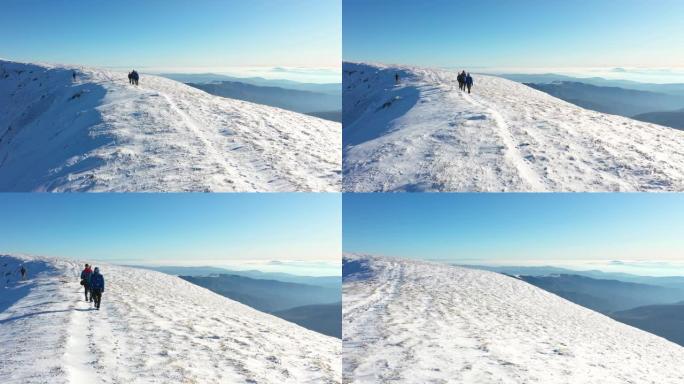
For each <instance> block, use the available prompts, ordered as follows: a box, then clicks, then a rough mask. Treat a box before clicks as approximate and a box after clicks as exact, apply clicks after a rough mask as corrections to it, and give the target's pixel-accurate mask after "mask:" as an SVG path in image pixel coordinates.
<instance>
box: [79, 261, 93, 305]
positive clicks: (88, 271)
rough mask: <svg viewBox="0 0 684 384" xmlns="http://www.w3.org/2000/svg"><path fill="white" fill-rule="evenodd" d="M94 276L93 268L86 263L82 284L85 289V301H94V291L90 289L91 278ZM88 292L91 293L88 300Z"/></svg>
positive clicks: (82, 274) (82, 272) (82, 273)
mask: <svg viewBox="0 0 684 384" xmlns="http://www.w3.org/2000/svg"><path fill="white" fill-rule="evenodd" d="M92 276H93V270H92V269H90V265H88V264H86V265H85V268H84V269H83V271H81V285H82V286H83V289H85V301H90V302H92V301H93V293H92V292H91V291H90V279H91V277H92ZM88 294H90V300H88Z"/></svg>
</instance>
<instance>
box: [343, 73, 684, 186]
mask: <svg viewBox="0 0 684 384" xmlns="http://www.w3.org/2000/svg"><path fill="white" fill-rule="evenodd" d="M395 74H399V76H400V83H399V84H395V79H394V76H395ZM456 75H457V74H456V73H455V72H451V71H446V70H436V69H425V68H415V67H406V66H385V65H375V64H356V63H344V64H343V93H344V101H343V125H344V129H343V146H344V149H343V165H342V168H343V189H344V190H346V191H359V192H361V191H366V192H368V191H682V190H684V132H682V131H678V130H675V129H671V128H666V127H662V126H658V125H654V124H649V123H644V122H640V121H636V120H632V119H629V118H625V117H620V116H614V115H608V114H604V113H599V112H594V111H589V110H586V109H583V108H580V107H577V106H574V105H572V104H570V103H567V102H565V101H562V100H560V99H557V98H554V97H552V96H549V95H547V94H545V93H543V92H540V91H537V90H534V89H532V88H529V87H527V86H525V85H523V84H520V83H516V82H513V81H509V80H505V79H502V78H498V77H492V76H484V75H475V76H474V83H475V84H474V87H473V93H472V94H470V95H469V94H467V93H464V92H461V91H459V90H458V83H457V81H456Z"/></svg>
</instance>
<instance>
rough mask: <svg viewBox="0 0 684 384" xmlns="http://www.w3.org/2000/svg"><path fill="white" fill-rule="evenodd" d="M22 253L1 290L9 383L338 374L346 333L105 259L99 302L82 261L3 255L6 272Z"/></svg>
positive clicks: (1, 346) (303, 378)
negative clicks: (88, 293) (88, 292)
mask: <svg viewBox="0 0 684 384" xmlns="http://www.w3.org/2000/svg"><path fill="white" fill-rule="evenodd" d="M20 262H24V263H26V265H27V266H28V270H29V280H27V281H23V282H22V281H17V277H16V276H14V275H9V276H10V278H9V280H10V281H9V283H7V282H6V281H3V282H2V283H3V285H4V288H2V290H0V293H2V297H1V298H0V310H1V311H0V382H2V383H8V384H14V383H16V384H20V383H21V384H24V383H44V382H50V383H57V384H59V383H84V382H92V383H116V384H129V383H169V382H174V383H293V384H294V383H297V384H298V383H330V384H332V383H340V381H341V366H340V360H341V342H340V340H339V339H336V338H332V337H328V336H324V335H321V334H318V333H315V332H312V331H309V330H306V329H304V328H302V327H299V326H297V325H295V324H292V323H289V322H286V321H284V320H282V319H279V318H277V317H274V316H271V315H267V314H265V313H262V312H259V311H257V310H255V309H252V308H250V307H247V306H245V305H242V304H240V303H237V302H234V301H232V300H229V299H227V298H224V297H222V296H219V295H216V294H214V293H212V292H210V291H208V290H205V289H203V288H200V287H197V286H194V285H192V284H190V283H188V282H186V281H184V280H182V279H180V278H177V277H175V276H169V275H164V274H161V273H158V272H153V271H148V270H140V269H135V268H126V267H119V266H113V265H104V264H103V265H100V268H101V269H102V271H103V272H104V275H105V279H106V290H105V292H104V294H103V298H102V306H101V309H100V310H99V311H97V310H94V309H93V308H92V305H91V304H90V303H86V302H85V301H84V296H83V289H82V287H81V286H80V285H79V284H78V281H79V279H78V276H79V274H80V269H81V265H82V264H83V263H77V262H73V261H66V260H61V259H48V258H36V257H28V256H0V271H2V273H3V276H4V275H5V274H6V273H8V271H9V272H12V271H14V270H17V269H18V268H19V265H20ZM5 300H8V301H5ZM7 305H9V306H8V307H7V308H5V307H6V306H7ZM3 309H4V310H3Z"/></svg>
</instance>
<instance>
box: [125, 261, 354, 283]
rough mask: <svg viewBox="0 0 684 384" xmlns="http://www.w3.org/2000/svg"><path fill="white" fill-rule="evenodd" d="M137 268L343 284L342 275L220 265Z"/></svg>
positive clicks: (191, 274)
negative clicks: (301, 273) (283, 271)
mask: <svg viewBox="0 0 684 384" xmlns="http://www.w3.org/2000/svg"><path fill="white" fill-rule="evenodd" d="M132 267H135V268H145V269H152V270H155V271H158V272H163V273H166V274H169V275H175V276H180V275H183V276H211V275H237V276H245V277H250V278H252V279H261V280H278V281H282V282H286V283H297V284H308V285H318V286H322V287H331V288H339V287H340V284H342V278H341V277H340V276H301V275H293V274H290V273H282V272H262V271H259V270H256V269H250V270H233V269H227V268H218V267H209V266H201V267H182V266H132Z"/></svg>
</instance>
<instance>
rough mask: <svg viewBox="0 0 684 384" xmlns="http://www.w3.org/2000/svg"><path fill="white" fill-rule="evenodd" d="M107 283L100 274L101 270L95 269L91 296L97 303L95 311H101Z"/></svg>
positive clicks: (91, 281)
mask: <svg viewBox="0 0 684 384" xmlns="http://www.w3.org/2000/svg"><path fill="white" fill-rule="evenodd" d="M104 288H105V281H104V276H102V274H100V268H98V267H95V270H94V271H93V274H92V276H90V296H91V297H92V298H93V300H94V301H95V309H97V310H99V309H100V301H102V293H103V292H104Z"/></svg>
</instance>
